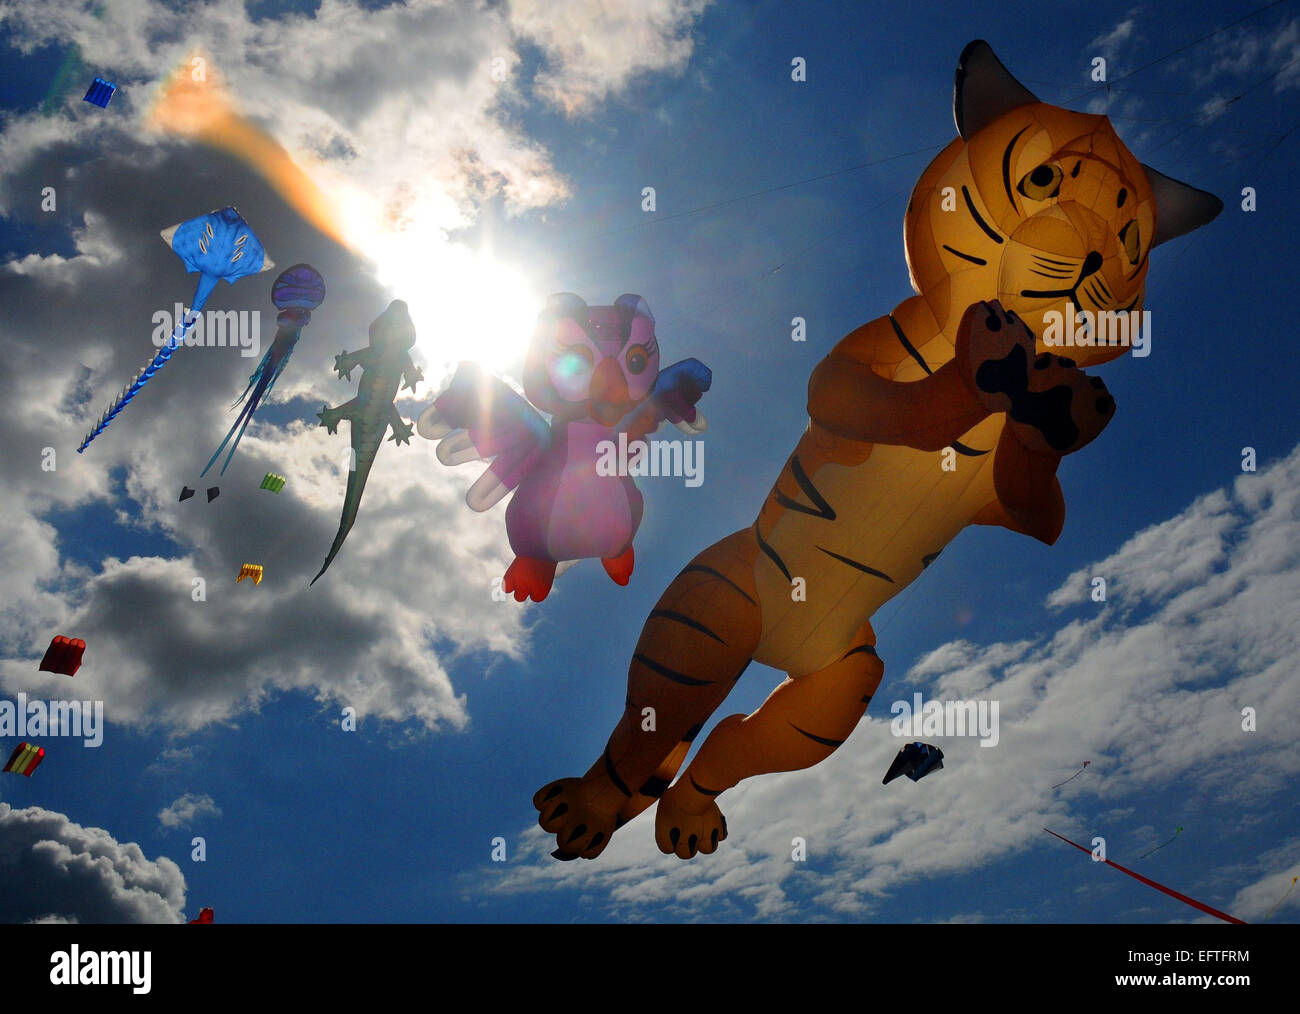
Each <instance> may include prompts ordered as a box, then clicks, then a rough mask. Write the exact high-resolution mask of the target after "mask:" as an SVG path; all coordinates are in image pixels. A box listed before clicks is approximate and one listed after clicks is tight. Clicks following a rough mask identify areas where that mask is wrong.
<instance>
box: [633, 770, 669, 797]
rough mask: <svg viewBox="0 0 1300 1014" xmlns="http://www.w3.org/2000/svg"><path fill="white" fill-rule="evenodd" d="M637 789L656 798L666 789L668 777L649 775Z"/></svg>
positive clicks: (642, 793)
mask: <svg viewBox="0 0 1300 1014" xmlns="http://www.w3.org/2000/svg"><path fill="white" fill-rule="evenodd" d="M639 791H640V793H641V795H643V796H649V797H650V798H651V799H658V798H659V797H660V796H662V795H663V794H664V793H665V792H667V791H668V779H667V778H659V777H658V776H656V775H651V776H650V777H649V778H647V779H646V780H645V784H644V785H642V786H641V788H640V790H639Z"/></svg>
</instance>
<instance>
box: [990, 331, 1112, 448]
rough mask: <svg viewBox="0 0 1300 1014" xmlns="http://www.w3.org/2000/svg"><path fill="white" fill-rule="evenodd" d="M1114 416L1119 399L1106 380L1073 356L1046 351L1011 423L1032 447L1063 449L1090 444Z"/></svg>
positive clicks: (1015, 408)
mask: <svg viewBox="0 0 1300 1014" xmlns="http://www.w3.org/2000/svg"><path fill="white" fill-rule="evenodd" d="M1113 418H1115V399H1114V398H1112V397H1111V395H1110V392H1109V391H1107V390H1106V382H1105V381H1104V380H1102V379H1101V378H1100V377H1090V376H1089V375H1088V374H1086V373H1084V372H1083V371H1082V370H1081V369H1079V368H1078V367H1077V366H1075V365H1074V360H1072V359H1066V358H1063V357H1061V356H1056V355H1052V354H1051V353H1049V352H1044V353H1043V354H1042V355H1040V356H1038V357H1037V358H1036V359H1035V360H1034V365H1033V368H1032V369H1031V370H1030V371H1029V382H1028V385H1027V389H1026V390H1025V391H1024V393H1022V394H1021V396H1020V397H1019V398H1018V399H1017V402H1016V405H1015V406H1014V407H1013V408H1012V409H1011V413H1010V421H1009V422H1008V426H1009V427H1010V429H1011V432H1012V435H1013V436H1015V438H1016V439H1017V440H1019V441H1020V442H1021V443H1022V444H1024V445H1025V447H1027V448H1028V449H1029V450H1031V451H1036V452H1038V453H1039V454H1058V455H1059V454H1072V453H1074V452H1075V451H1077V450H1079V449H1080V448H1082V447H1086V446H1087V445H1088V444H1090V443H1091V442H1092V441H1093V440H1094V439H1095V438H1096V437H1097V435H1098V434H1099V433H1101V431H1102V430H1104V429H1105V428H1106V425H1107V424H1108V423H1109V422H1110V421H1111V420H1112V419H1113Z"/></svg>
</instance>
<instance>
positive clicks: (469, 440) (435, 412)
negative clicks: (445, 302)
mask: <svg viewBox="0 0 1300 1014" xmlns="http://www.w3.org/2000/svg"><path fill="white" fill-rule="evenodd" d="M415 428H416V432H418V433H419V434H420V436H422V437H425V438H427V439H429V440H437V441H438V452H437V453H438V460H439V461H441V462H442V463H443V464H444V465H460V464H463V463H465V462H467V461H485V460H487V459H489V458H490V459H492V463H491V464H490V465H489V466H488V468H487V471H485V472H484V473H483V474H482V475H481V476H479V478H478V479H477V480H475V482H474V485H472V486H471V487H470V488H469V492H468V493H466V494H465V502H466V503H467V504H469V506H470V509H471V510H475V511H485V510H487V509H488V508H489V507H492V506H493V505H494V504H496V503H498V502H499V501H500V500H501V499H502V498H503V497H504V496H505V495H506V494H507V493H509V492H510V491H511V490H512V489H514V488H515V487H516V486H518V485H519V483H520V482H522V481H523V478H524V476H525V475H527V474H528V472H529V471H530V470H531V469H532V467H533V466H534V465H535V464H536V462H537V460H538V459H539V458H540V457H541V456H542V455H543V454H544V453H545V452H546V450H547V448H548V447H550V444H551V428H550V426H549V424H548V423H547V422H546V420H545V419H544V418H543V417H542V414H541V413H540V412H538V411H537V409H535V408H533V406H532V405H530V404H528V402H527V401H526V400H525V399H524V398H523V397H522V396H521V395H520V394H518V393H517V392H516V391H514V390H513V389H512V388H510V387H509V386H507V385H506V384H505V383H504V382H503V381H501V380H498V379H497V378H496V377H493V376H492V375H490V374H487V373H484V372H483V371H482V369H480V368H479V366H478V364H476V363H461V364H460V366H459V367H457V369H456V375H455V376H454V377H452V380H451V384H450V385H448V387H447V389H446V390H445V391H443V392H442V394H440V395H438V397H437V398H436V399H435V400H434V402H433V404H432V405H430V406H429V407H428V408H426V409H425V410H424V411H423V412H422V413H421V414H420V418H419V420H418V421H417V422H416V427H415Z"/></svg>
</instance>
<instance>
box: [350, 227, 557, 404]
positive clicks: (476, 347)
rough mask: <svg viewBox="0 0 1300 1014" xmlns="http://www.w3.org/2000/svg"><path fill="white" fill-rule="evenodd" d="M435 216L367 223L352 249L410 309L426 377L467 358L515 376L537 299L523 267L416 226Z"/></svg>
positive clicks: (355, 235)
mask: <svg viewBox="0 0 1300 1014" xmlns="http://www.w3.org/2000/svg"><path fill="white" fill-rule="evenodd" d="M367 217H370V216H367ZM433 217H434V216H421V215H416V214H413V213H412V214H410V215H409V217H407V218H406V219H405V221H404V222H403V227H402V228H400V229H398V230H393V229H392V228H391V227H389V226H383V227H376V226H374V225H371V226H370V228H368V229H365V230H355V231H352V232H351V236H352V238H353V242H354V245H355V247H356V249H357V250H358V251H359V252H360V253H362V254H363V255H365V256H367V257H369V258H370V259H371V260H373V261H374V263H375V273H376V277H377V279H378V281H379V283H380V284H381V285H383V286H384V287H385V288H386V289H388V291H389V292H390V294H391V295H392V297H393V298H394V299H402V300H405V301H406V303H407V305H408V306H409V307H410V312H411V320H412V321H413V322H414V323H415V333H416V336H417V341H416V348H417V350H418V352H419V353H420V355H422V356H423V358H424V360H425V362H426V363H427V364H428V366H427V368H426V373H427V374H428V376H429V379H430V380H431V381H433V382H434V383H437V379H436V378H437V377H438V375H439V374H440V373H441V374H444V375H450V373H451V372H452V371H453V370H454V369H455V364H456V363H458V362H460V361H461V360H466V359H469V360H475V361H477V362H478V363H480V364H481V365H482V366H483V367H484V368H485V369H487V370H489V371H491V372H498V373H500V372H507V373H510V374H514V375H516V376H517V375H518V374H519V372H520V370H521V369H522V365H523V358H524V353H525V351H526V350H527V348H528V343H529V341H531V339H532V335H533V328H534V327H535V325H536V322H537V314H538V312H539V311H540V310H541V308H542V300H541V298H540V297H539V296H538V293H537V292H536V291H535V290H534V287H533V286H532V285H531V284H530V282H529V281H528V279H527V278H526V277H525V276H524V274H523V273H522V272H520V271H518V270H516V269H515V268H513V267H511V266H509V265H506V264H503V263H501V262H500V261H499V260H497V259H496V258H495V257H494V256H492V254H491V253H489V252H486V251H483V250H476V249H473V248H471V247H468V246H465V245H464V244H461V243H455V242H452V241H449V240H448V239H447V238H446V235H445V233H444V232H443V231H442V230H441V229H439V228H437V227H436V226H429V225H427V224H426V225H421V224H420V223H421V220H422V219H423V221H424V222H426V223H427V222H428V221H429V220H430V219H431V218H433ZM374 221H375V219H374V218H373V217H370V222H372V223H373V222H374Z"/></svg>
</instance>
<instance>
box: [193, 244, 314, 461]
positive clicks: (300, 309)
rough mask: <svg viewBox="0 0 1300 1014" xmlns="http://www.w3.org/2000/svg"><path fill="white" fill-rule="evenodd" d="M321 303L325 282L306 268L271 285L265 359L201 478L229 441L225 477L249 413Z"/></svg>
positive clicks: (296, 269) (294, 270)
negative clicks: (271, 324)
mask: <svg viewBox="0 0 1300 1014" xmlns="http://www.w3.org/2000/svg"><path fill="white" fill-rule="evenodd" d="M324 301H325V279H323V278H322V277H321V276H320V273H319V272H318V271H317V270H316V269H315V268H313V267H312V266H311V265H310V264H295V265H293V267H290V268H285V270H284V271H282V272H280V275H279V277H277V278H276V280H275V282H274V283H273V284H272V285H271V302H273V303H274V304H275V306H276V309H277V310H279V311H280V312H279V314H278V315H277V316H276V319H275V320H276V324H277V329H276V332H275V341H273V342H272V343H271V347H270V348H269V349H267V351H266V355H264V356H263V357H262V361H261V362H260V363H258V366H257V369H256V370H254V371H253V374H252V376H250V377H249V378H248V386H247V387H246V388H244V393H243V394H241V395H240V396H239V397H238V398H237V399H236V400H235V405H238V404H240V403H241V402H243V401H245V399H247V404H245V405H244V408H243V409H242V410H241V411H240V413H239V416H238V417H237V418H236V419H235V421H234V424H233V425H232V426H231V427H230V430H229V431H228V432H227V433H226V436H225V439H223V440H222V441H221V445H220V446H219V447H218V448H217V449H216V451H214V452H213V454H212V457H211V458H209V459H208V463H207V466H206V467H205V468H204V469H203V471H202V473H200V474H201V475H207V474H208V469H210V468H211V467H212V466H213V464H215V463H216V460H217V458H218V457H220V455H221V452H222V450H223V449H224V448H225V446H226V444H228V443H230V440H231V438H232V437H233V438H234V443H233V444H232V445H231V447H230V453H229V454H227V455H226V460H225V463H224V464H223V465H222V466H221V474H222V475H225V474H226V469H227V468H228V467H229V466H230V461H231V459H232V458H234V456H235V451H236V450H237V449H238V448H239V441H240V440H242V439H243V437H244V430H246V429H247V428H248V424H249V423H250V422H252V420H253V413H254V412H256V411H257V407H258V405H260V404H261V403H262V399H263V398H265V397H266V396H267V395H268V394H270V393H271V388H273V387H274V386H275V382H276V381H277V380H278V379H279V378H280V374H281V373H283V372H284V368H285V367H286V366H287V365H288V364H289V357H290V356H292V355H293V350H294V348H295V347H296V346H297V344H298V339H299V338H300V337H302V329H303V328H304V327H306V326H307V325H308V324H309V323H311V312H312V311H313V310H315V309H316V308H317V307H319V306H320V305H321V303H323V302H324ZM250 392H251V397H250ZM231 407H232V408H233V407H234V406H231Z"/></svg>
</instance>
